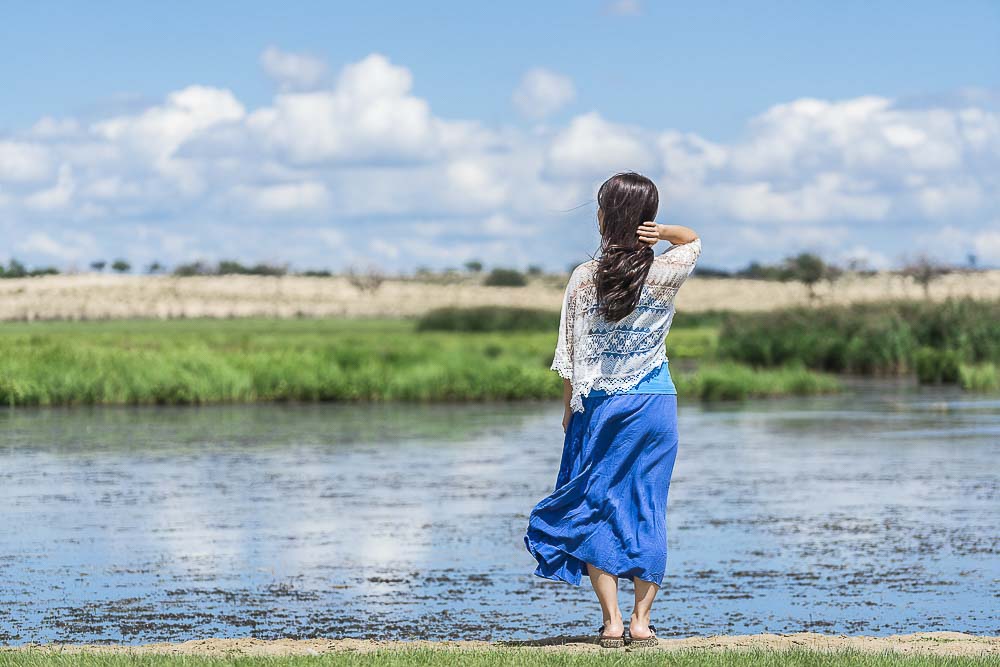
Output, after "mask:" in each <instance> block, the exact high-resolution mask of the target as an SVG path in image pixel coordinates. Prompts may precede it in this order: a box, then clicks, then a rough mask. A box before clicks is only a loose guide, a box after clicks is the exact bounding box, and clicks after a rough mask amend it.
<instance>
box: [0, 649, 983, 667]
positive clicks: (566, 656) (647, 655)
mask: <svg viewBox="0 0 1000 667" xmlns="http://www.w3.org/2000/svg"><path fill="white" fill-rule="evenodd" d="M997 664H998V660H997V658H996V657H995V656H994V657H992V658H985V657H984V658H972V657H952V656H941V657H937V656H935V657H929V656H914V655H900V654H887V653H877V654H871V653H869V654H865V653H858V652H838V653H821V652H811V651H751V652H745V653H744V652H733V651H725V652H723V651H719V652H716V651H678V652H671V653H662V652H659V651H646V652H643V651H641V650H639V651H631V652H628V653H626V652H624V651H611V650H609V651H606V652H604V653H596V654H595V653H583V654H580V653H577V654H572V653H562V652H548V651H536V650H516V649H487V650H441V649H409V650H381V651H376V652H373V653H360V654H358V653H354V654H352V653H335V654H327V655H322V656H311V657H277V658H256V657H253V658H251V657H227V658H207V657H195V656H151V655H134V656H125V655H117V656H116V655H95V654H89V655H88V654H85V655H80V654H75V655H74V654H52V653H47V652H3V651H0V667H43V666H45V667H48V666H50V665H51V666H54V667H70V666H71V665H72V666H74V667H77V666H79V667H126V666H128V667H181V666H184V667H319V666H321V665H323V666H326V665H329V666H331V667H368V666H370V667H403V666H408V667H409V666H412V665H434V666H438V665H440V666H447V667H466V666H468V667H500V666H508V665H511V666H514V665H516V666H518V667H521V666H523V667H535V666H538V667H541V666H543V665H544V666H549V665H552V666H556V667H591V666H602V665H638V666H640V667H647V666H648V667H652V665H671V667H846V666H848V665H850V666H852V667H978V666H980V665H997Z"/></svg>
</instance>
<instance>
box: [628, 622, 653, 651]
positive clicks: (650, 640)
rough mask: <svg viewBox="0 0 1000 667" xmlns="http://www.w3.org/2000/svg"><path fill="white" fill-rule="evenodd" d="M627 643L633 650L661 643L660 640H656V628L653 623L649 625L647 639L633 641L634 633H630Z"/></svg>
mask: <svg viewBox="0 0 1000 667" xmlns="http://www.w3.org/2000/svg"><path fill="white" fill-rule="evenodd" d="M627 643H628V646H629V647H632V648H645V647H647V646H656V645H657V644H658V643H659V640H658V639H657V638H656V626H655V625H653V624H652V623H650V624H649V636H648V637H646V638H645V639H632V633H631V632H629V635H628V641H627Z"/></svg>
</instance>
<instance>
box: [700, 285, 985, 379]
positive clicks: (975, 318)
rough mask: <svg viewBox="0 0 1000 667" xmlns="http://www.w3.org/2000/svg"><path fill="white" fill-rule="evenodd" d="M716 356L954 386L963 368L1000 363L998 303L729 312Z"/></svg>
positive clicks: (921, 304)
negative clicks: (899, 376) (912, 375)
mask: <svg viewBox="0 0 1000 667" xmlns="http://www.w3.org/2000/svg"><path fill="white" fill-rule="evenodd" d="M718 353H719V355H720V356H721V357H722V358H726V359H732V360H734V361H739V362H743V363H747V364H751V365H754V366H780V365H785V364H789V363H800V364H803V365H804V366H806V367H808V368H812V369H816V370H824V371H833V372H850V373H860V374H865V375H896V374H903V373H909V372H917V373H918V374H919V376H920V378H921V380H922V381H925V382H942V381H956V380H957V379H958V367H959V365H960V364H963V363H964V364H969V363H982V362H994V363H996V362H1000V301H973V300H969V299H963V300H949V301H946V302H944V303H927V302H922V301H910V302H892V303H880V304H864V305H853V306H844V307H831V308H825V309H812V308H793V309H789V310H784V311H778V312H770V313H760V314H738V315H737V314H733V315H730V316H729V317H727V318H726V320H725V322H724V324H723V326H722V330H721V331H720V334H719V343H718Z"/></svg>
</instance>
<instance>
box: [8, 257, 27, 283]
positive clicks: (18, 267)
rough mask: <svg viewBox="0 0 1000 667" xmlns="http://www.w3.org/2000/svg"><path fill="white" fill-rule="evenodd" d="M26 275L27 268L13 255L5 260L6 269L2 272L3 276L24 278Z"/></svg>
mask: <svg viewBox="0 0 1000 667" xmlns="http://www.w3.org/2000/svg"><path fill="white" fill-rule="evenodd" d="M27 275H28V268H27V267H26V266H25V265H24V264H22V263H21V262H19V261H17V260H16V259H14V258H13V257H11V258H10V261H9V262H7V269H6V270H5V271H4V272H3V277H4V278H24V277H25V276H27Z"/></svg>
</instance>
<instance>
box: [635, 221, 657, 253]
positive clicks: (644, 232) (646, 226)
mask: <svg viewBox="0 0 1000 667" xmlns="http://www.w3.org/2000/svg"><path fill="white" fill-rule="evenodd" d="M639 240H640V241H642V242H643V243H645V244H646V245H648V246H650V247H652V246H654V245H656V243H657V242H658V241H659V240H660V226H659V225H658V224H656V223H655V222H653V221H651V220H650V221H646V222H644V223H642V224H641V225H639Z"/></svg>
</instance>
